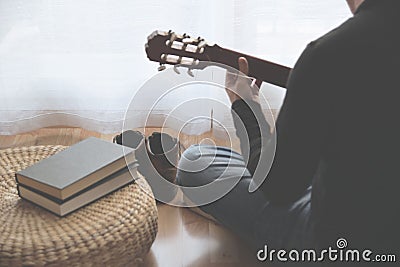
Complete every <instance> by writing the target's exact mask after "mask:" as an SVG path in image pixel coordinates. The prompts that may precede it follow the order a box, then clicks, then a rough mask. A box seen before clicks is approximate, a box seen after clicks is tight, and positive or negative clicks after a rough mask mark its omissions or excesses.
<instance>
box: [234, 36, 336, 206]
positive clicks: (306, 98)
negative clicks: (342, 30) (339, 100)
mask: <svg viewBox="0 0 400 267" xmlns="http://www.w3.org/2000/svg"><path fill="white" fill-rule="evenodd" d="M314 46H315V44H314V43H311V44H310V45H309V46H308V47H307V49H306V50H305V51H304V52H303V54H302V56H301V57H300V59H299V60H298V62H297V63H296V66H295V67H294V69H293V70H292V72H291V75H290V78H289V81H288V88H287V93H286V96H285V100H284V103H283V106H282V108H281V111H280V113H279V116H278V119H277V124H276V138H277V142H276V150H275V157H274V159H273V163H272V167H271V169H270V171H269V173H268V174H265V175H267V177H266V179H265V180H264V182H263V184H262V185H261V187H260V189H261V190H262V191H263V192H264V194H265V196H266V197H267V199H269V200H270V201H271V202H275V203H282V204H284V203H289V202H292V201H294V200H296V199H297V198H298V197H300V195H301V194H302V193H303V192H304V191H305V190H306V189H307V188H308V187H309V186H310V185H311V182H312V179H313V176H314V173H315V171H316V168H317V166H318V163H319V160H320V157H321V151H322V149H323V146H324V141H325V137H326V131H327V128H328V121H329V116H328V111H329V105H328V102H327V98H328V94H327V88H328V85H327V84H328V83H329V75H327V73H328V70H327V68H326V67H324V66H326V65H327V61H326V60H327V59H326V58H325V57H324V55H323V54H321V53H320V52H319V51H317V49H316V48H315V47H314ZM328 62H329V61H328ZM247 102H248V103H247V104H246V103H245V101H243V100H238V101H235V102H234V103H233V105H232V110H233V113H234V114H235V116H233V117H234V122H235V127H236V134H237V136H238V137H239V139H240V142H241V146H243V144H245V143H246V144H247V143H248V144H249V146H250V149H247V150H249V151H250V155H248V161H247V162H246V163H247V167H248V169H249V171H250V172H251V173H252V174H254V172H255V170H256V168H257V165H258V163H259V162H260V163H262V162H263V161H265V159H263V158H260V155H262V153H261V152H262V150H263V149H264V150H265V149H275V146H270V145H268V144H269V142H268V140H262V138H261V136H262V135H261V132H262V131H263V132H264V133H266V134H264V136H266V137H267V138H270V136H271V135H270V134H269V129H270V127H269V126H267V125H268V124H267V122H266V121H265V118H264V117H263V114H262V111H261V107H260V106H259V104H257V103H255V102H249V101H247ZM250 107H251V108H250ZM240 121H241V122H240ZM241 125H243V126H242V127H241ZM242 151H246V149H245V148H243V147H242ZM244 157H245V158H247V155H244Z"/></svg>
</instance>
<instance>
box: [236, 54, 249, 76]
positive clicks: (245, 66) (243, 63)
mask: <svg viewBox="0 0 400 267" xmlns="http://www.w3.org/2000/svg"><path fill="white" fill-rule="evenodd" d="M238 64H239V70H240V71H241V72H242V73H243V74H245V75H249V63H248V62H247V59H246V58H245V57H240V58H239V59H238Z"/></svg>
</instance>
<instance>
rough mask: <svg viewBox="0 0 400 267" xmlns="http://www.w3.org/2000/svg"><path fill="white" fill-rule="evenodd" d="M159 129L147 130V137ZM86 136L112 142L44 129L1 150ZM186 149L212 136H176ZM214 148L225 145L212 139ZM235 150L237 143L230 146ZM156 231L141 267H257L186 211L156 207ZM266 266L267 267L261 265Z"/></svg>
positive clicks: (2, 142)
mask: <svg viewBox="0 0 400 267" xmlns="http://www.w3.org/2000/svg"><path fill="white" fill-rule="evenodd" d="M155 130H159V129H146V131H143V129H142V132H145V133H146V135H149V134H151V132H153V131H155ZM89 136H95V137H99V138H102V139H106V140H111V139H112V137H113V135H104V134H99V133H96V132H91V131H87V130H83V129H80V128H46V129H40V130H37V131H33V132H29V133H24V134H19V135H14V136H0V149H3V148H8V147H16V146H31V145H52V144H57V145H72V144H74V143H76V142H78V141H80V140H82V139H85V138H87V137H89ZM179 138H180V141H181V142H182V143H183V145H184V146H185V147H188V146H189V145H190V144H195V143H200V142H201V140H203V139H205V138H212V134H211V133H206V134H203V135H201V136H184V135H180V136H179ZM215 142H216V144H217V145H228V144H226V143H225V142H226V141H225V140H215ZM233 147H234V148H236V149H237V147H238V144H237V143H236V144H233ZM158 212H159V229H158V235H157V238H156V240H155V242H154V244H153V246H152V248H151V250H150V252H149V254H148V255H147V257H146V259H145V261H144V264H143V265H144V266H149V267H153V266H154V267H156V266H158V267H179V266H198V267H202V266H210V267H228V266H229V267H231V266H232V267H236V266H237V267H239V266H240V267H241V266H259V265H260V263H258V262H257V259H256V255H255V254H254V253H252V252H250V250H249V249H248V248H247V247H246V246H245V245H244V244H243V242H242V241H241V240H240V239H239V238H238V237H237V236H235V235H234V234H233V233H231V232H230V231H229V230H227V229H225V228H224V227H222V226H221V225H218V224H216V223H214V222H212V221H210V220H207V219H206V218H204V217H202V216H199V215H197V214H196V213H194V212H192V211H190V210H189V209H186V208H176V207H171V206H168V205H163V204H161V205H158ZM262 266H266V265H264V264H263V265H262Z"/></svg>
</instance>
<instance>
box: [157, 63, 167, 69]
mask: <svg viewBox="0 0 400 267" xmlns="http://www.w3.org/2000/svg"><path fill="white" fill-rule="evenodd" d="M165 69H166V67H165V65H164V64H161V63H160V66H159V67H158V71H163V70H165Z"/></svg>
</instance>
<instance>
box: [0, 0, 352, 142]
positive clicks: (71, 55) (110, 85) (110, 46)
mask: <svg viewBox="0 0 400 267" xmlns="http://www.w3.org/2000/svg"><path fill="white" fill-rule="evenodd" d="M349 16H350V12H349V11H348V10H347V6H346V3H345V1H344V0H343V1H340V0H325V1H319V0H305V1H299V0H286V1H278V0H222V1H214V0H203V1H195V0H186V1H180V0H170V1H161V0H157V1H155V0H148V1H132V0H120V1H110V0H85V1H78V0H38V1H30V0H1V1H0V100H1V101H0V134H1V135H7V134H16V133H20V132H26V131H31V130H34V129H38V128H41V127H48V126H58V125H62V126H76V127H82V128H86V129H89V130H94V131H99V132H103V133H112V132H118V131H120V130H121V129H122V128H123V124H124V117H125V115H126V112H127V108H128V107H129V106H130V103H131V100H132V98H133V97H134V95H135V93H136V92H137V91H138V90H139V88H141V86H142V85H143V84H144V83H145V82H146V81H147V80H148V79H150V78H151V77H152V76H154V75H155V74H156V73H157V70H156V69H157V64H156V63H154V62H150V61H148V60H147V57H146V54H145V51H144V44H145V42H146V37H147V36H148V35H149V34H150V33H151V32H152V31H154V30H156V29H160V30H169V29H172V30H174V31H175V32H179V33H184V32H186V33H189V34H193V35H196V37H197V36H199V35H200V36H202V37H204V38H205V39H206V40H209V41H213V42H216V43H218V44H219V45H221V46H224V47H227V48H230V49H235V50H239V51H242V52H245V53H248V54H253V55H256V56H259V57H262V58H265V59H268V60H272V61H276V62H279V63H282V64H286V65H289V66H293V65H294V63H295V61H296V58H297V57H298V56H299V55H300V53H301V51H302V50H303V49H304V47H305V46H306V45H307V43H308V42H310V41H312V40H313V39H315V38H317V37H318V36H320V35H321V34H323V33H324V32H326V31H328V30H331V29H333V28H335V27H336V26H338V25H339V24H340V23H341V22H343V21H344V20H345V19H346V18H348V17H349ZM262 92H263V93H264V95H265V96H266V97H267V99H268V101H269V104H270V105H271V107H272V109H275V110H277V109H279V107H280V105H281V103H282V99H283V97H284V94H285V91H284V90H283V89H280V88H276V87H274V86H271V85H266V84H264V85H263V87H262ZM152 93H154V92H149V94H152ZM181 96H182V97H181V98H180V99H181V100H182V101H184V100H185V94H184V93H182V94H181ZM188 97H189V96H188ZM198 97H203V98H208V99H213V100H217V101H219V102H221V103H224V104H225V105H226V106H228V105H229V103H228V99H227V97H226V96H225V95H224V94H221V92H213V90H199V93H198ZM171 99H172V98H171ZM164 102H165V103H164V104H163V106H160V107H158V108H157V111H155V112H154V113H153V114H151V124H155V125H153V126H157V124H162V122H164V121H165V118H166V116H168V114H170V113H171V111H172V110H174V114H173V115H174V116H173V117H174V118H175V119H172V121H174V120H175V122H170V125H169V126H171V127H176V128H178V127H180V126H179V125H181V122H184V121H188V112H187V109H185V108H183V109H182V111H179V109H177V108H176V106H177V105H178V106H179V103H174V102H173V101H172V102H171V101H164ZM171 103H173V105H172V106H171ZM152 104H153V103H146V99H143V101H142V103H141V106H142V108H141V109H138V111H137V113H136V117H135V119H134V122H133V123H132V125H137V127H142V126H143V124H144V122H145V116H146V115H148V114H146V113H147V112H146V107H148V108H150V107H151V105H152ZM174 105H175V106H174ZM196 105H197V106H196ZM202 105H205V104H204V102H201V103H200V102H199V103H193V105H192V106H191V110H192V112H194V116H195V115H198V114H196V112H195V111H196V110H201V112H200V113H199V114H201V115H204V114H210V112H209V111H210V110H213V107H212V105H211V106H210V107H209V108H208V109H206V110H205V109H204V106H202ZM219 112H220V113H219ZM189 115H190V114H189ZM207 116H208V115H207ZM213 116H214V117H218V118H219V120H220V122H221V124H223V125H228V127H227V128H229V127H231V126H232V123H231V121H230V120H231V118H230V113H229V109H221V110H218V109H217V110H215V111H214V114H213ZM135 120H136V121H135ZM208 120H209V118H208V119H207V118H204V121H201V120H200V121H193V122H188V123H187V125H186V128H184V129H183V131H187V132H190V133H199V134H200V133H201V132H203V131H207V130H209V127H210V125H211V124H210V123H209V122H208ZM159 126H161V125H159ZM216 127H218V125H216ZM189 129H190V130H189ZM178 130H179V129H178ZM230 130H231V129H230V128H229V131H230Z"/></svg>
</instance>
